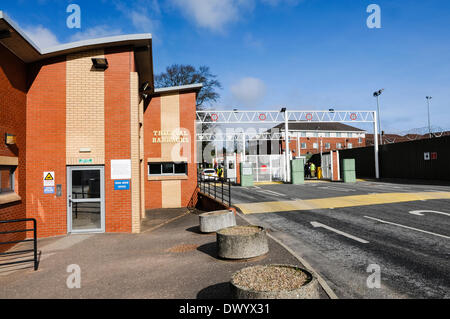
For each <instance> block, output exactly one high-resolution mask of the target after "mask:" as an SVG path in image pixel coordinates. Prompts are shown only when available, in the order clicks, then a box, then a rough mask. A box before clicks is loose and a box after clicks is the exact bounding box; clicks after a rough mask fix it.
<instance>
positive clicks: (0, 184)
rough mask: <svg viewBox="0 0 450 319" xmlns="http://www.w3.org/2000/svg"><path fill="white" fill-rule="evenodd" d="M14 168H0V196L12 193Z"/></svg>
mask: <svg viewBox="0 0 450 319" xmlns="http://www.w3.org/2000/svg"><path fill="white" fill-rule="evenodd" d="M15 169H16V168H15V166H0V194H3V193H10V192H14V171H15Z"/></svg>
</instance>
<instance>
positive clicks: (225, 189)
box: [197, 173, 231, 206]
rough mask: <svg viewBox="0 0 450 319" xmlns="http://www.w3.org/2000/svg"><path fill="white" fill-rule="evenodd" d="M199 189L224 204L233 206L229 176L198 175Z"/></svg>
mask: <svg viewBox="0 0 450 319" xmlns="http://www.w3.org/2000/svg"><path fill="white" fill-rule="evenodd" d="M197 181H198V188H199V191H200V192H201V193H203V194H206V195H209V196H211V197H212V198H214V199H216V200H219V201H221V202H222V204H224V205H227V206H231V180H230V179H229V178H218V177H212V176H203V175H202V174H201V173H199V174H198V177H197Z"/></svg>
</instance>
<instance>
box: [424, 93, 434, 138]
mask: <svg viewBox="0 0 450 319" xmlns="http://www.w3.org/2000/svg"><path fill="white" fill-rule="evenodd" d="M425 98H426V99H427V104H428V132H429V133H430V138H431V137H432V133H431V122H430V100H431V99H432V98H433V97H432V96H426V97H425Z"/></svg>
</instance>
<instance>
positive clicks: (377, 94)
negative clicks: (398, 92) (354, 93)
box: [373, 89, 384, 145]
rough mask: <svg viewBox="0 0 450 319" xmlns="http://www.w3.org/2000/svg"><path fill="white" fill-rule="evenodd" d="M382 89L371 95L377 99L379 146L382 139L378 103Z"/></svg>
mask: <svg viewBox="0 0 450 319" xmlns="http://www.w3.org/2000/svg"><path fill="white" fill-rule="evenodd" d="M383 91H384V89H381V90H378V91H376V92H374V93H373V96H374V97H376V98H377V112H378V129H379V132H380V138H379V139H380V144H381V145H382V144H383V139H382V135H381V115H380V101H379V96H380V95H381V93H383Z"/></svg>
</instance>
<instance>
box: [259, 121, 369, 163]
mask: <svg viewBox="0 0 450 319" xmlns="http://www.w3.org/2000/svg"><path fill="white" fill-rule="evenodd" d="M288 130H289V150H290V152H291V154H292V156H293V157H300V156H305V155H308V154H317V153H320V152H330V151H335V150H342V149H351V148H357V147H364V146H366V134H367V132H366V131H365V130H362V129H359V128H356V127H353V126H350V125H346V124H343V123H331V122H323V123H308V122H304V123H299V122H292V123H288ZM271 131H272V132H280V133H281V136H280V137H281V138H280V140H275V141H273V140H272V141H268V142H267V149H266V150H267V152H268V154H274V153H275V154H283V152H284V151H285V140H284V132H285V126H284V124H279V125H277V126H275V127H274V128H273V129H271ZM250 143H251V144H252V145H251V146H250V149H252V146H253V150H254V149H255V148H256V144H259V146H258V150H257V152H258V154H263V153H264V152H265V151H266V150H264V149H263V148H262V147H261V144H262V145H264V144H265V143H266V142H264V141H259V142H256V141H251V142H250Z"/></svg>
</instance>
